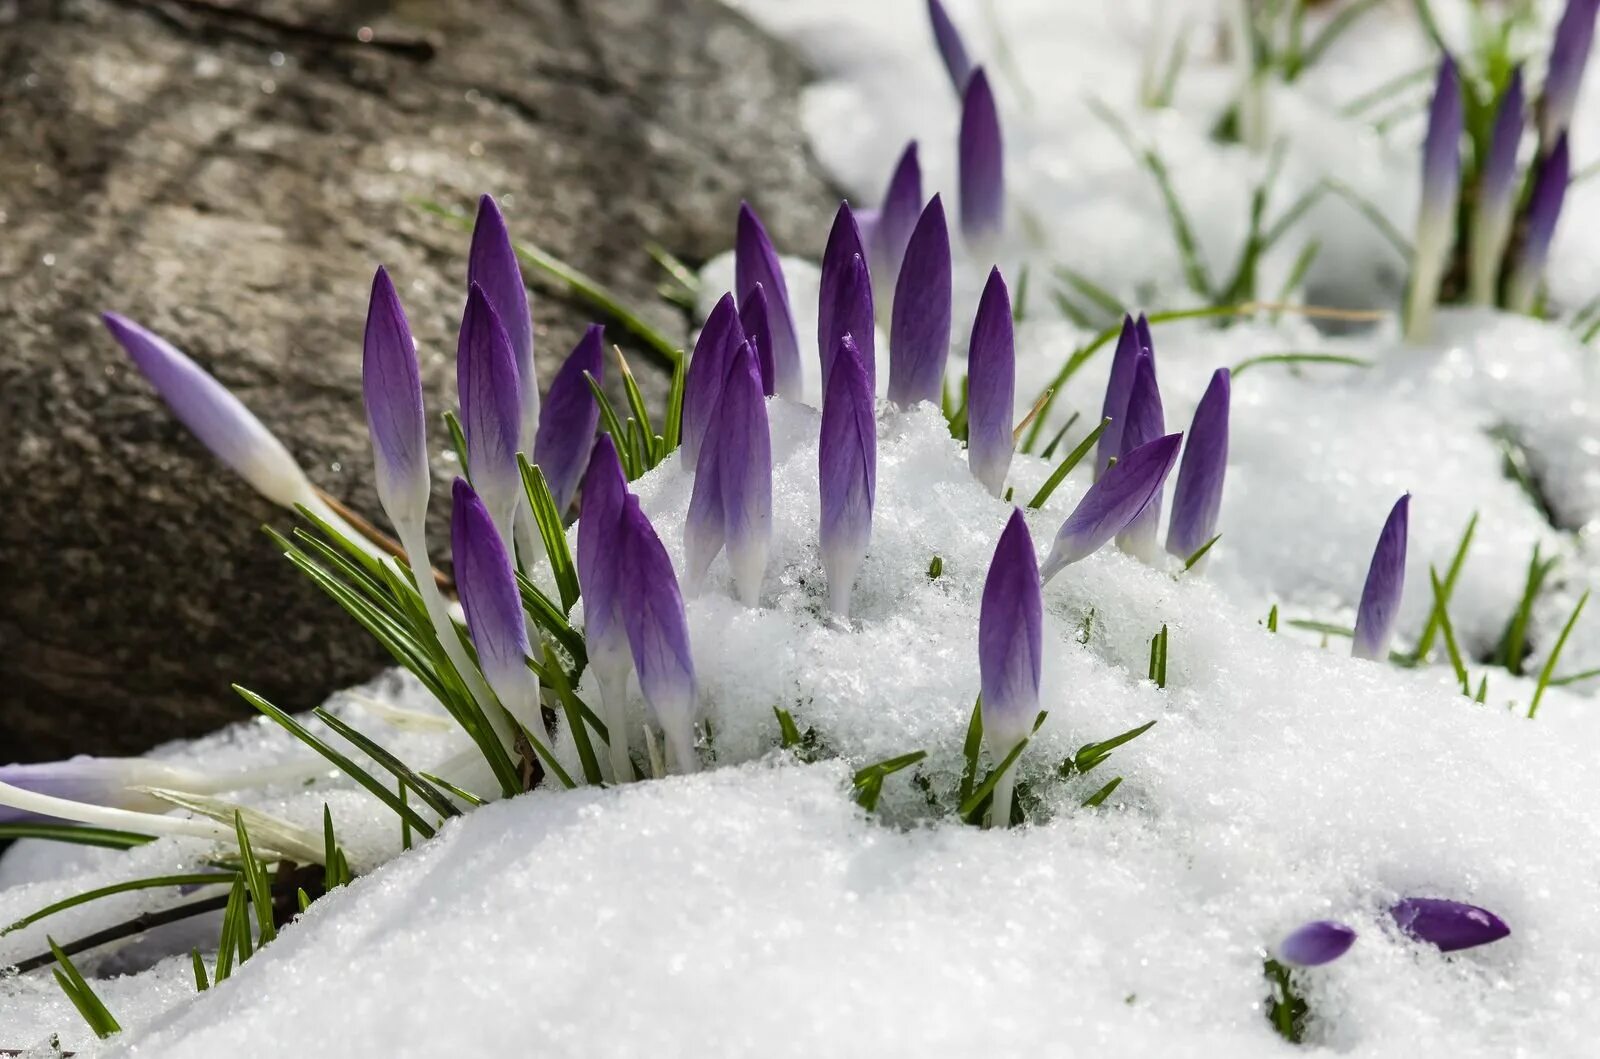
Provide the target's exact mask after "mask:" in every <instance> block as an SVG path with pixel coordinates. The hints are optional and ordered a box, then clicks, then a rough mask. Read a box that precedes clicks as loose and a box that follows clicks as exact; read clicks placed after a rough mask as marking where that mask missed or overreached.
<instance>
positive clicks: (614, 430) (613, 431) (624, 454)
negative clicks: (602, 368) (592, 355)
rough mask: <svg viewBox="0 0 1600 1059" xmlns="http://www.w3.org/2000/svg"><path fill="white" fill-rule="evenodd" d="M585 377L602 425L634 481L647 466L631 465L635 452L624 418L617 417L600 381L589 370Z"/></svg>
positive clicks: (629, 478)
mask: <svg viewBox="0 0 1600 1059" xmlns="http://www.w3.org/2000/svg"><path fill="white" fill-rule="evenodd" d="M583 377H584V379H585V380H587V381H588V383H589V392H590V393H592V394H594V403H595V404H596V405H597V406H598V407H599V409H600V425H601V427H602V428H603V429H604V430H605V432H606V433H607V434H610V435H611V440H612V441H613V442H615V443H616V446H617V458H618V459H619V460H621V461H622V469H623V471H624V472H625V473H626V474H627V476H628V481H630V482H631V481H633V480H634V479H635V478H637V477H639V475H641V474H643V473H644V471H645V468H642V467H633V466H631V463H632V460H633V453H632V452H631V451H629V449H628V432H627V430H626V429H624V428H623V426H622V420H621V419H619V418H617V410H616V409H615V408H613V407H612V406H611V398H609V397H607V396H606V392H605V391H604V390H602V389H601V388H600V383H599V382H597V381H596V380H595V377H594V376H593V375H591V374H589V373H588V372H584V373H583Z"/></svg>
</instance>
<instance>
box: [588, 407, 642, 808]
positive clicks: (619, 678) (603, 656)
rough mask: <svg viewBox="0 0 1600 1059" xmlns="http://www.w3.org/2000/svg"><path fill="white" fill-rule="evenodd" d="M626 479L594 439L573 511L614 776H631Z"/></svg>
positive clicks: (607, 445)
mask: <svg viewBox="0 0 1600 1059" xmlns="http://www.w3.org/2000/svg"><path fill="white" fill-rule="evenodd" d="M627 496H628V482H627V478H626V477H625V476H624V474H623V471H622V461H621V460H619V459H618V458H617V446H616V444H615V443H614V442H613V441H612V440H611V435H609V434H602V435H600V436H599V437H598V438H596V439H595V442H594V450H593V453H592V455H591V456H590V457H589V467H588V470H586V471H585V472H584V475H583V501H582V505H581V508H580V510H579V513H578V556H577V566H578V588H579V590H580V592H581V594H582V597H583V644H584V650H585V652H586V653H587V654H588V656H589V669H590V671H591V672H593V673H594V675H595V680H596V681H597V682H598V683H599V685H600V703H601V708H602V710H603V712H604V714H605V721H606V732H607V735H608V739H609V743H610V750H611V764H612V774H613V777H614V778H615V779H616V781H617V782H619V783H626V782H628V781H629V780H631V779H633V765H632V764H631V762H630V760H629V757H628V749H629V747H628V730H627V712H626V709H625V706H626V704H627V703H626V694H627V690H628V673H629V672H630V671H631V670H632V668H633V658H632V655H631V654H630V652H629V649H628V630H627V626H626V624H625V622H624V620H623V616H622V611H621V609H620V606H621V604H620V599H621V587H620V585H619V584H618V581H617V579H618V577H620V576H621V575H620V574H619V572H618V569H619V561H620V559H621V557H622V507H623V503H624V501H625V500H626V499H627Z"/></svg>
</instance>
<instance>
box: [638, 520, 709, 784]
mask: <svg viewBox="0 0 1600 1059" xmlns="http://www.w3.org/2000/svg"><path fill="white" fill-rule="evenodd" d="M620 535H621V545H622V556H621V566H620V567H619V575H618V581H617V583H618V588H619V592H618V595H619V597H620V602H621V609H622V613H623V615H624V616H625V624H626V627H627V631H628V646H629V647H630V649H631V650H632V652H633V666H634V670H635V671H636V672H637V673H638V674H639V690H640V692H641V693H643V695H644V701H645V704H646V705H647V706H649V708H650V712H651V714H652V715H653V716H654V717H655V720H656V723H657V724H658V725H660V726H661V731H662V734H663V735H664V736H665V737H666V742H667V748H668V750H669V752H670V753H671V755H672V759H673V762H674V763H675V764H676V766H677V769H678V771H679V772H694V771H696V770H697V769H698V768H699V767H700V761H699V758H698V757H696V756H695V752H694V718H695V696H696V689H695V679H694V657H693V655H692V654H691V653H690V650H689V622H688V619H687V618H686V617H685V616H684V612H683V595H682V593H681V592H680V591H679V590H678V578H677V575H676V574H675V573H673V570H672V560H671V559H670V558H668V556H667V549H666V548H665V547H663V546H662V544H661V538H660V537H658V536H656V531H655V527H654V526H652V525H651V524H650V520H649V519H648V518H646V517H645V514H644V512H643V511H642V510H641V509H640V508H639V498H638V497H636V496H633V495H631V494H630V495H629V496H627V497H626V499H625V500H624V502H623V507H622V513H621V527H620Z"/></svg>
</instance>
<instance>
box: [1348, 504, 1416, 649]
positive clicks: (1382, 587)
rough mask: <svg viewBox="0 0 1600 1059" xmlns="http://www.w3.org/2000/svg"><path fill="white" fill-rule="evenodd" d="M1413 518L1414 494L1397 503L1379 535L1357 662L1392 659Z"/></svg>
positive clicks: (1364, 596)
mask: <svg viewBox="0 0 1600 1059" xmlns="http://www.w3.org/2000/svg"><path fill="white" fill-rule="evenodd" d="M1410 516H1411V494H1410V493H1407V494H1406V495H1405V496H1402V497H1401V498H1400V499H1399V500H1396V501H1395V502H1394V507H1393V508H1392V509H1391V510H1390V511H1389V517H1388V519H1387V520H1385V522H1384V524H1383V532H1382V533H1380V534H1378V546H1377V548H1375V549H1373V552H1372V564H1371V565H1370V566H1368V567H1367V583H1366V585H1365V586H1364V587H1363V588H1362V589H1361V605H1360V606H1359V607H1358V608H1357V609H1356V634H1355V647H1354V649H1353V650H1352V651H1351V652H1350V653H1351V654H1353V655H1355V657H1357V658H1368V659H1382V658H1387V657H1389V639H1390V637H1392V636H1393V635H1394V623H1395V619H1396V618H1398V617H1399V616H1400V596H1401V594H1402V593H1403V592H1404V591H1405V587H1406V530H1407V526H1408V524H1409V521H1410Z"/></svg>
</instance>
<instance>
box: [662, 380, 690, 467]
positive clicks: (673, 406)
mask: <svg viewBox="0 0 1600 1059" xmlns="http://www.w3.org/2000/svg"><path fill="white" fill-rule="evenodd" d="M688 381H689V358H688V357H680V358H678V363H676V364H674V365H673V366H672V387H671V388H670V389H669V390H667V414H666V417H665V418H666V422H665V423H663V424H662V425H661V458H662V459H666V458H667V457H668V456H670V455H672V453H674V452H676V451H677V450H678V445H679V443H680V442H681V441H682V440H683V393H684V388H685V386H687V385H688Z"/></svg>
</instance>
